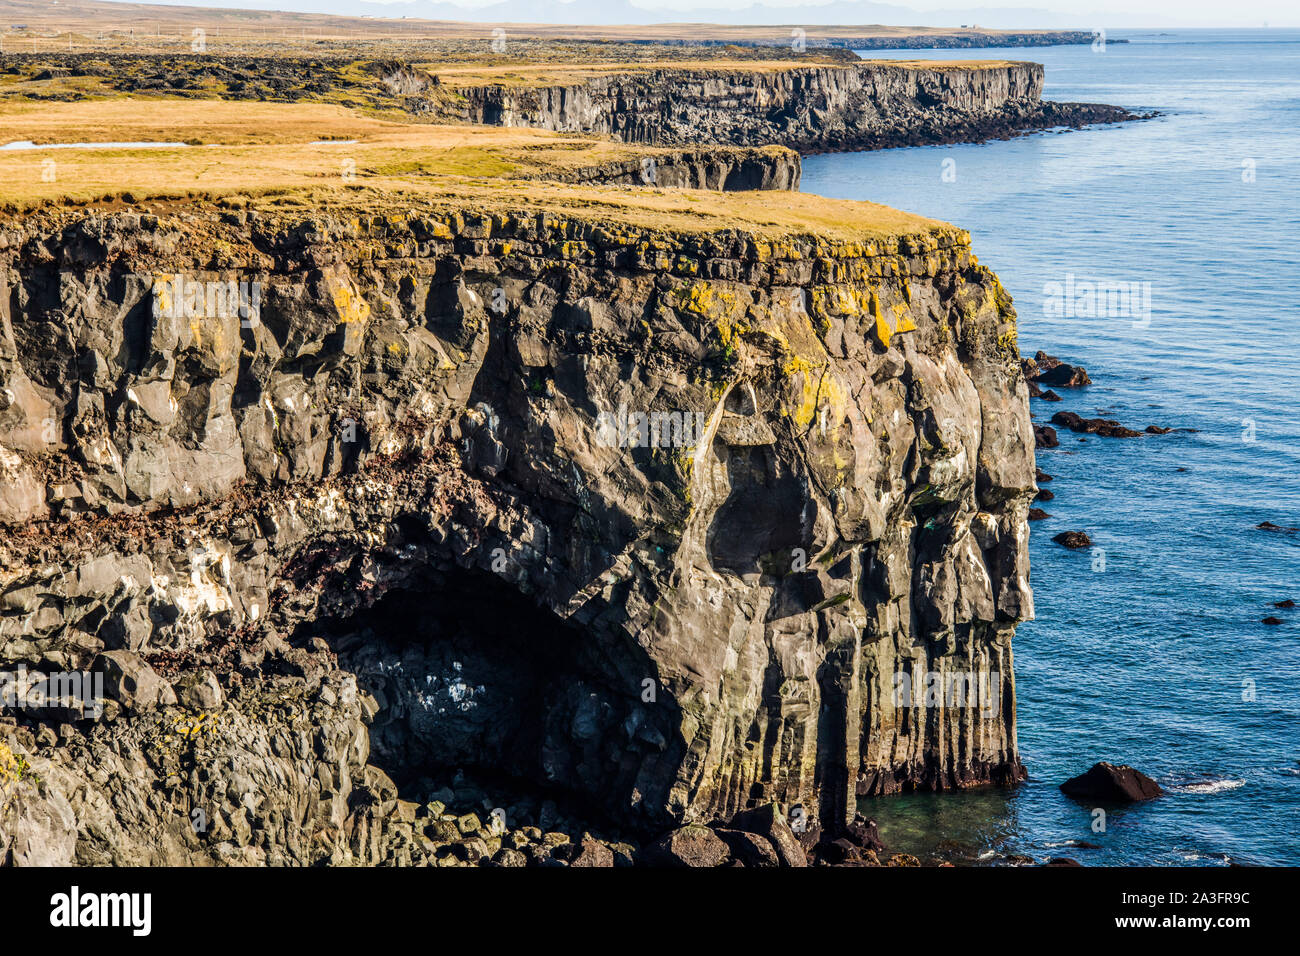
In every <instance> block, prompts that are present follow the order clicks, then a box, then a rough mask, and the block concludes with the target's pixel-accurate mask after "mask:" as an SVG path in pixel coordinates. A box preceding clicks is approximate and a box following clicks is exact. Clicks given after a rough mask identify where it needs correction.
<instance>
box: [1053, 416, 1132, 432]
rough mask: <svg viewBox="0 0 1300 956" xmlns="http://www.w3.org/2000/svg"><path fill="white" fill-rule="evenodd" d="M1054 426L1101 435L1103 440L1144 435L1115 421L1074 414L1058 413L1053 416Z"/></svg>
mask: <svg viewBox="0 0 1300 956" xmlns="http://www.w3.org/2000/svg"><path fill="white" fill-rule="evenodd" d="M1052 424H1053V425H1061V426H1063V427H1065V428H1068V429H1070V431H1073V432H1083V433H1085V434H1089V435H1101V436H1102V437H1103V438H1137V437H1139V436H1140V435H1141V434H1142V433H1141V432H1138V431H1134V430H1133V429H1131V428H1125V427H1124V426H1123V425H1121V424H1120V423H1119V422H1117V421H1114V420H1113V419H1109V418H1082V417H1080V416H1079V415H1077V414H1075V413H1074V412H1057V413H1056V414H1055V415H1053V416H1052Z"/></svg>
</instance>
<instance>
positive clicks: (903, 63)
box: [420, 59, 1015, 87]
mask: <svg viewBox="0 0 1300 956" xmlns="http://www.w3.org/2000/svg"><path fill="white" fill-rule="evenodd" d="M860 62H861V63H862V64H864V65H872V66H891V67H898V68H900V69H912V70H953V69H961V70H972V69H996V68H1003V67H1008V66H1013V65H1015V63H1014V61H1011V60H956V61H954V60H863V61H860ZM855 65H856V64H855ZM816 66H817V64H799V63H792V62H790V61H789V60H727V59H716V60H689V59H683V60H663V61H654V62H633V61H628V62H624V63H593V64H573V63H520V62H510V63H503V64H496V65H485V64H481V63H455V64H451V65H448V64H446V63H422V64H420V67H421V68H422V69H425V70H428V71H429V72H430V73H433V74H436V75H437V76H438V78H439V79H441V80H442V82H444V83H446V84H448V85H450V86H456V87H469V86H490V85H501V86H567V85H572V84H577V83H583V82H585V81H587V80H590V79H593V78H595V77H601V76H608V75H610V74H612V73H642V72H647V71H650V70H665V69H677V70H691V71H694V72H710V73H714V72H717V73H723V72H754V73H777V72H784V71H793V70H798V69H800V68H802V67H816Z"/></svg>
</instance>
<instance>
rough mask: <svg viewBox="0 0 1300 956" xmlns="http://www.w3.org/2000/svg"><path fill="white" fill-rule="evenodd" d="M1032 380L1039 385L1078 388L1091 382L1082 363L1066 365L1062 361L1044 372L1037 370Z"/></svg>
mask: <svg viewBox="0 0 1300 956" xmlns="http://www.w3.org/2000/svg"><path fill="white" fill-rule="evenodd" d="M1034 381H1036V382H1038V383H1039V384H1040V385H1054V386H1056V387H1057V388H1078V387H1080V386H1082V385H1091V384H1092V379H1090V378H1089V377H1088V370H1087V369H1085V368H1084V367H1083V366H1082V365H1066V364H1065V363H1064V362H1062V363H1061V364H1060V365H1057V366H1055V367H1054V368H1049V369H1047V370H1046V371H1045V372H1039V373H1038V375H1037V376H1036V377H1035V379H1034Z"/></svg>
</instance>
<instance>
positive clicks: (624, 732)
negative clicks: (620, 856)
mask: <svg viewBox="0 0 1300 956" xmlns="http://www.w3.org/2000/svg"><path fill="white" fill-rule="evenodd" d="M310 630H311V633H312V634H313V635H314V636H319V637H323V638H325V639H326V641H327V642H328V643H329V644H330V646H331V647H332V648H333V650H334V651H335V652H336V653H337V654H338V658H339V664H340V666H341V667H342V668H343V669H344V670H347V671H350V672H351V673H353V674H355V676H356V679H357V686H358V688H359V689H360V690H363V691H366V692H368V693H370V694H372V695H373V696H374V698H375V700H376V702H377V704H378V710H377V713H376V714H375V715H374V718H373V720H372V722H371V724H370V728H369V733H370V748H371V754H370V763H372V764H374V765H375V766H377V767H379V768H380V769H382V770H383V771H384V772H385V773H387V774H388V776H389V777H390V778H391V779H392V780H393V782H394V783H395V784H396V785H397V787H398V791H399V795H400V796H401V797H402V798H403V799H408V800H413V801H416V802H423V801H425V800H428V799H429V798H430V793H431V791H437V790H439V789H442V788H444V787H449V788H452V789H456V788H457V787H461V786H465V785H469V786H470V788H471V789H477V790H482V791H484V792H486V793H489V794H491V796H492V797H493V799H498V798H499V799H500V800H501V801H502V802H503V803H504V802H505V801H506V800H508V799H510V798H514V797H518V798H519V802H522V803H530V804H537V803H539V802H540V801H546V800H550V801H553V802H554V803H555V804H557V805H558V806H559V807H560V808H561V812H562V813H563V814H564V815H566V816H568V817H571V818H573V819H581V820H586V821H591V822H592V823H597V824H610V825H614V826H617V827H620V828H623V827H626V826H629V825H630V826H633V827H638V826H641V825H643V824H646V825H648V824H651V823H652V821H654V820H655V818H656V817H657V816H658V814H657V811H656V809H655V807H656V803H657V801H655V800H654V799H645V798H653V797H654V796H655V795H659V796H660V797H662V794H663V793H666V791H667V786H668V785H669V781H667V780H664V779H662V778H661V774H658V773H656V768H657V767H658V768H659V769H661V770H666V769H668V768H672V767H674V766H675V762H674V760H672V759H664V760H662V762H661V761H659V760H658V759H657V757H658V755H659V754H664V753H665V751H668V750H670V749H676V748H679V747H681V746H684V745H683V744H681V742H680V736H679V734H678V732H677V730H676V728H677V727H678V726H679V722H678V718H677V714H678V711H677V707H676V704H675V702H674V701H673V700H672V699H671V697H670V696H669V695H668V694H667V693H666V692H665V691H664V690H663V688H662V687H661V686H660V685H659V683H658V676H657V673H656V669H655V668H654V665H653V664H652V663H651V662H650V660H649V658H648V656H647V655H646V654H645V653H644V651H642V650H641V648H640V647H639V646H638V645H637V644H636V643H635V642H634V641H632V640H631V639H630V638H628V637H627V636H626V635H625V634H618V633H607V632H606V631H604V630H601V631H600V632H599V633H596V632H594V631H590V630H587V629H584V628H582V627H579V626H577V625H574V624H571V623H569V622H566V621H564V620H562V619H561V618H560V617H559V616H558V615H556V614H555V613H553V612H552V611H550V610H549V609H547V608H544V607H542V606H540V605H539V604H538V603H536V601H534V600H533V599H532V598H531V597H530V596H528V595H526V594H523V593H521V592H520V591H519V590H518V589H517V588H516V587H515V586H514V585H513V584H511V583H510V582H508V581H506V580H504V579H502V578H499V577H497V576H496V575H493V574H489V573H487V572H485V571H481V570H477V569H464V568H460V567H455V566H453V567H451V568H450V569H448V570H433V569H429V570H428V571H426V572H424V573H422V574H421V575H420V576H419V578H418V580H417V581H416V582H415V583H413V584H412V585H411V586H409V587H407V588H403V589H396V590H393V591H390V592H389V593H387V594H385V595H384V596H383V597H382V598H380V599H379V600H378V601H376V602H375V603H374V604H373V605H372V606H371V607H370V608H368V609H366V610H364V611H362V612H359V613H356V614H353V615H351V616H349V617H345V618H334V619H329V620H324V621H317V622H315V623H314V624H313V625H312V627H311V629H310ZM647 681H650V682H651V684H649V685H648V684H647V683H646V682H647ZM647 686H654V687H655V688H656V691H655V693H653V694H649V695H647V694H646V693H645V688H646V687H647ZM647 697H649V698H650V699H648V700H647V699H646V698H647ZM665 756H667V757H670V756H671V755H668V754H665ZM643 801H644V802H643ZM658 805H659V806H662V804H661V803H659V804H658ZM611 808H613V809H611Z"/></svg>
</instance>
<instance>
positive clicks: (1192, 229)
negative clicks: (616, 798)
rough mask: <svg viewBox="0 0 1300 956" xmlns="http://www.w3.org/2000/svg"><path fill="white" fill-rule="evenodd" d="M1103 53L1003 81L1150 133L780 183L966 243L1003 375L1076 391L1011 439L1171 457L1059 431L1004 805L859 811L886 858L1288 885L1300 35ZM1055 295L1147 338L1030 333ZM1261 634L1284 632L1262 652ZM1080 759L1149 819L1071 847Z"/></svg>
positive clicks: (1184, 34)
mask: <svg viewBox="0 0 1300 956" xmlns="http://www.w3.org/2000/svg"><path fill="white" fill-rule="evenodd" d="M1113 36H1126V37H1128V38H1130V40H1131V42H1130V43H1128V44H1113V43H1111V44H1107V46H1106V49H1105V51H1104V52H1095V51H1093V50H1092V49H1090V48H1088V47H1086V46H1084V47H1056V48H1048V49H1034V50H1025V51H1017V55H1018V56H1019V57H1020V58H1022V59H1032V60H1037V61H1038V62H1042V63H1044V64H1045V65H1046V67H1047V88H1046V92H1045V95H1046V96H1047V97H1048V98H1050V99H1057V100H1076V101H1092V102H1102V103H1113V104H1116V105H1120V106H1125V107H1128V108H1130V109H1157V110H1160V111H1161V112H1162V113H1163V114H1164V115H1163V116H1162V117H1160V118H1158V119H1155V120H1150V121H1147V122H1141V123H1132V124H1126V125H1123V126H1118V127H1107V128H1101V129H1095V130H1087V131H1081V132H1064V133H1046V134H1039V135H1034V136H1029V137H1025V138H1022V139H1018V140H1014V141H1011V142H1005V143H991V144H986V145H982V146H957V147H934V148H921V149H903V150H887V151H881V152H872V153H853V154H839V155H826V156H814V157H809V158H807V159H806V160H805V162H804V180H803V189H804V190H805V191H807V192H813V193H818V194H822V195H826V196H835V197H841V198H850V199H869V200H872V201H874V202H881V203H885V204H888V205H891V206H897V207H899V208H902V209H907V210H910V211H913V212H919V213H923V214H925V215H929V216H934V217H936V218H940V219H946V220H948V221H950V222H953V223H956V224H958V225H960V226H962V227H964V228H967V229H969V230H970V231H971V233H972V237H973V240H974V246H975V251H976V253H977V254H978V255H979V257H980V261H981V262H983V263H985V264H987V265H989V266H990V267H992V268H993V269H994V270H995V271H996V272H997V273H998V275H999V276H1000V277H1001V279H1002V281H1003V283H1004V284H1005V285H1006V287H1007V289H1008V291H1009V292H1010V293H1011V294H1012V296H1013V297H1014V298H1015V300H1016V307H1017V311H1018V312H1019V314H1020V347H1021V351H1022V352H1023V353H1025V354H1033V352H1034V351H1035V350H1037V349H1045V350H1046V351H1048V352H1050V353H1052V354H1054V355H1058V356H1060V357H1061V358H1063V359H1066V360H1068V361H1072V362H1078V363H1081V364H1083V365H1084V366H1086V367H1087V368H1088V370H1089V373H1090V374H1091V376H1092V378H1093V381H1094V383H1095V384H1094V385H1092V386H1091V387H1089V388H1086V389H1079V390H1069V389H1063V390H1062V389H1058V391H1060V392H1061V394H1062V395H1063V396H1064V398H1065V401H1064V402H1062V403H1060V404H1057V405H1051V404H1044V403H1042V402H1041V401H1039V400H1037V399H1035V400H1033V401H1032V402H1031V405H1032V408H1031V411H1032V412H1033V414H1034V415H1035V418H1036V420H1039V421H1046V420H1047V419H1048V418H1050V417H1051V415H1052V413H1053V412H1055V411H1057V410H1061V409H1067V410H1073V411H1077V412H1079V413H1080V414H1082V415H1085V416H1095V415H1098V414H1102V413H1104V417H1107V418H1117V419H1119V420H1120V421H1121V422H1123V423H1124V424H1126V425H1129V426H1132V427H1136V428H1143V427H1145V426H1146V425H1148V424H1159V425H1165V426H1174V427H1178V428H1187V429H1195V430H1196V431H1194V432H1191V431H1187V432H1175V433H1173V434H1170V435H1165V436H1149V437H1144V438H1141V439H1131V440H1121V439H1099V438H1095V437H1089V439H1088V440H1087V441H1086V442H1079V441H1077V440H1076V439H1077V436H1075V435H1073V433H1070V432H1067V431H1064V430H1060V431H1061V437H1062V442H1061V447H1060V448H1059V449H1051V450H1042V451H1040V452H1039V466H1040V467H1041V468H1042V469H1043V470H1044V471H1046V472H1048V473H1049V474H1052V475H1054V476H1056V477H1055V481H1053V482H1052V483H1051V484H1050V485H1047V486H1046V487H1048V488H1050V489H1051V490H1052V491H1053V492H1054V493H1055V494H1056V498H1055V500H1053V501H1051V502H1048V503H1046V504H1044V505H1043V507H1044V508H1045V510H1047V511H1048V512H1049V513H1051V514H1052V516H1053V517H1052V518H1051V519H1049V520H1046V521H1042V522H1037V523H1035V524H1034V525H1032V528H1033V535H1032V539H1031V553H1032V562H1033V576H1032V583H1033V586H1034V591H1035V598H1036V603H1037V612H1038V617H1037V620H1035V621H1033V622H1031V623H1027V624H1025V625H1023V626H1022V627H1021V628H1020V630H1019V632H1018V636H1017V641H1016V646H1015V647H1016V677H1017V688H1018V697H1019V740H1020V748H1021V753H1022V757H1023V759H1024V761H1025V763H1026V765H1027V766H1028V768H1029V771H1030V775H1031V779H1030V781H1029V782H1028V783H1027V784H1025V785H1024V786H1022V787H1021V788H1019V789H1018V790H1017V791H1015V792H1014V793H1011V794H1005V793H979V794H951V795H938V796H930V795H926V796H909V797H901V798H891V799H887V800H873V801H868V802H866V804H867V807H868V808H869V810H870V812H871V813H873V814H874V815H876V817H877V819H879V821H880V824H881V833H882V835H883V836H884V838H885V840H886V841H887V842H889V843H891V844H892V845H894V846H896V847H898V848H901V849H912V850H928V849H932V848H934V847H935V846H936V845H937V844H938V843H939V841H941V840H956V841H958V842H961V843H964V844H968V845H969V846H971V847H973V848H974V851H975V852H976V853H980V852H982V853H985V854H987V853H988V851H989V850H991V849H996V850H997V851H999V852H1009V853H1024V854H1028V855H1031V856H1035V857H1038V858H1042V857H1046V856H1050V855H1064V856H1075V857H1076V858H1077V859H1079V860H1080V861H1081V862H1084V863H1091V864H1216V863H1218V864H1222V863H1224V862H1227V861H1234V862H1242V863H1263V864H1291V865H1296V864H1300V838H1297V833H1298V832H1300V762H1298V761H1300V610H1292V611H1279V610H1275V609H1274V608H1272V607H1271V602H1274V601H1280V600H1283V599H1285V598H1294V599H1296V600H1297V601H1300V534H1295V535H1289V534H1279V533H1270V532H1266V531H1260V530H1256V528H1255V526H1256V525H1257V524H1259V523H1260V522H1262V521H1266V520H1268V521H1272V522H1274V523H1276V524H1278V525H1284V526H1300V330H1298V328H1297V318H1298V317H1300V264H1298V263H1300V31H1279V30H1274V31H1231V32H1223V31H1220V32H1209V31H1178V32H1173V33H1164V34H1154V33H1147V34H1141V33H1116V34H1113ZM1004 53H1005V51H998V50H988V51H980V50H962V51H943V50H940V51H927V52H926V53H925V54H924V56H926V57H932V56H933V57H943V58H952V59H961V58H971V57H980V56H989V57H1001V56H1002V55H1003V54H1004ZM870 55H871V56H872V57H881V56H889V55H891V54H890V53H882V52H878V51H873V52H872V53H871V54H870ZM917 55H918V54H917V53H916V52H915V51H896V52H895V53H894V58H902V59H906V58H909V57H915V56H917ZM948 159H951V160H953V161H954V164H950V165H949V166H948V168H949V169H951V170H953V171H955V173H956V177H955V181H952V182H945V181H944V180H943V176H942V173H943V171H944V168H945V167H944V160H948ZM1243 160H1250V161H1251V163H1248V164H1246V166H1243ZM1252 165H1253V170H1254V182H1245V181H1243V172H1247V171H1248V169H1249V167H1250V166H1252ZM950 178H951V177H950ZM1070 274H1073V275H1075V276H1078V277H1095V278H1101V279H1108V280H1112V281H1126V282H1149V283H1150V290H1151V314H1150V323H1149V326H1146V327H1142V323H1141V322H1140V321H1139V323H1138V326H1137V327H1135V324H1134V321H1133V320H1132V319H1131V318H1128V317H1113V316H1112V317H1099V318H1092V317H1072V318H1061V317H1048V316H1046V315H1045V314H1044V309H1043V300H1044V287H1045V284H1046V283H1050V282H1064V281H1065V279H1066V276H1067V275H1070ZM1247 439H1253V440H1247ZM1066 529H1082V530H1086V531H1087V532H1088V533H1089V534H1090V535H1091V536H1092V539H1093V541H1094V544H1095V545H1096V547H1098V548H1101V549H1103V550H1104V552H1105V568H1104V570H1094V566H1095V564H1097V563H1098V562H1097V561H1096V555H1095V554H1090V553H1088V552H1070V551H1066V550H1065V549H1063V548H1061V547H1059V546H1058V545H1055V544H1053V543H1052V541H1051V537H1052V535H1054V534H1056V533H1057V532H1059V531H1062V530H1066ZM1270 614H1273V615H1276V616H1277V617H1280V618H1282V619H1283V621H1284V623H1283V624H1282V625H1281V626H1275V627H1270V626H1266V625H1264V624H1262V623H1261V619H1262V618H1263V617H1265V616H1268V615H1270ZM1246 681H1253V682H1254V688H1255V698H1256V699H1255V700H1243V696H1247V697H1248V696H1250V695H1249V694H1248V693H1246V692H1245V687H1244V684H1243V682H1246ZM1101 759H1109V760H1112V761H1115V762H1123V763H1131V764H1133V765H1134V766H1137V767H1139V768H1141V769H1143V770H1145V771H1146V772H1148V773H1150V774H1151V775H1152V776H1154V777H1156V778H1157V780H1159V781H1160V782H1161V783H1162V784H1164V785H1165V786H1167V787H1169V788H1170V790H1171V792H1170V793H1169V795H1168V796H1166V797H1163V798H1161V799H1159V800H1156V801H1152V802H1149V803H1146V804H1142V805H1139V806H1135V807H1131V808H1129V809H1126V810H1120V811H1118V812H1115V813H1112V814H1111V815H1110V817H1109V819H1108V826H1107V828H1106V832H1104V833H1095V832H1093V829H1092V826H1091V824H1092V819H1093V818H1092V816H1091V813H1090V807H1087V806H1083V805H1081V804H1078V803H1076V802H1074V801H1072V800H1070V799H1068V798H1066V797H1064V796H1062V795H1061V794H1060V793H1059V791H1058V790H1057V789H1056V788H1057V785H1058V784H1059V783H1060V782H1061V781H1062V780H1065V779H1066V778H1068V777H1070V776H1073V775H1074V774H1076V773H1079V772H1082V771H1083V770H1084V769H1086V768H1087V767H1089V766H1091V764H1092V763H1094V762H1095V761H1097V760H1101ZM1069 840H1084V841H1090V842H1093V843H1096V844H1099V845H1100V849H1078V848H1071V847H1068V846H1063V844H1065V842H1066V841H1069Z"/></svg>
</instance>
